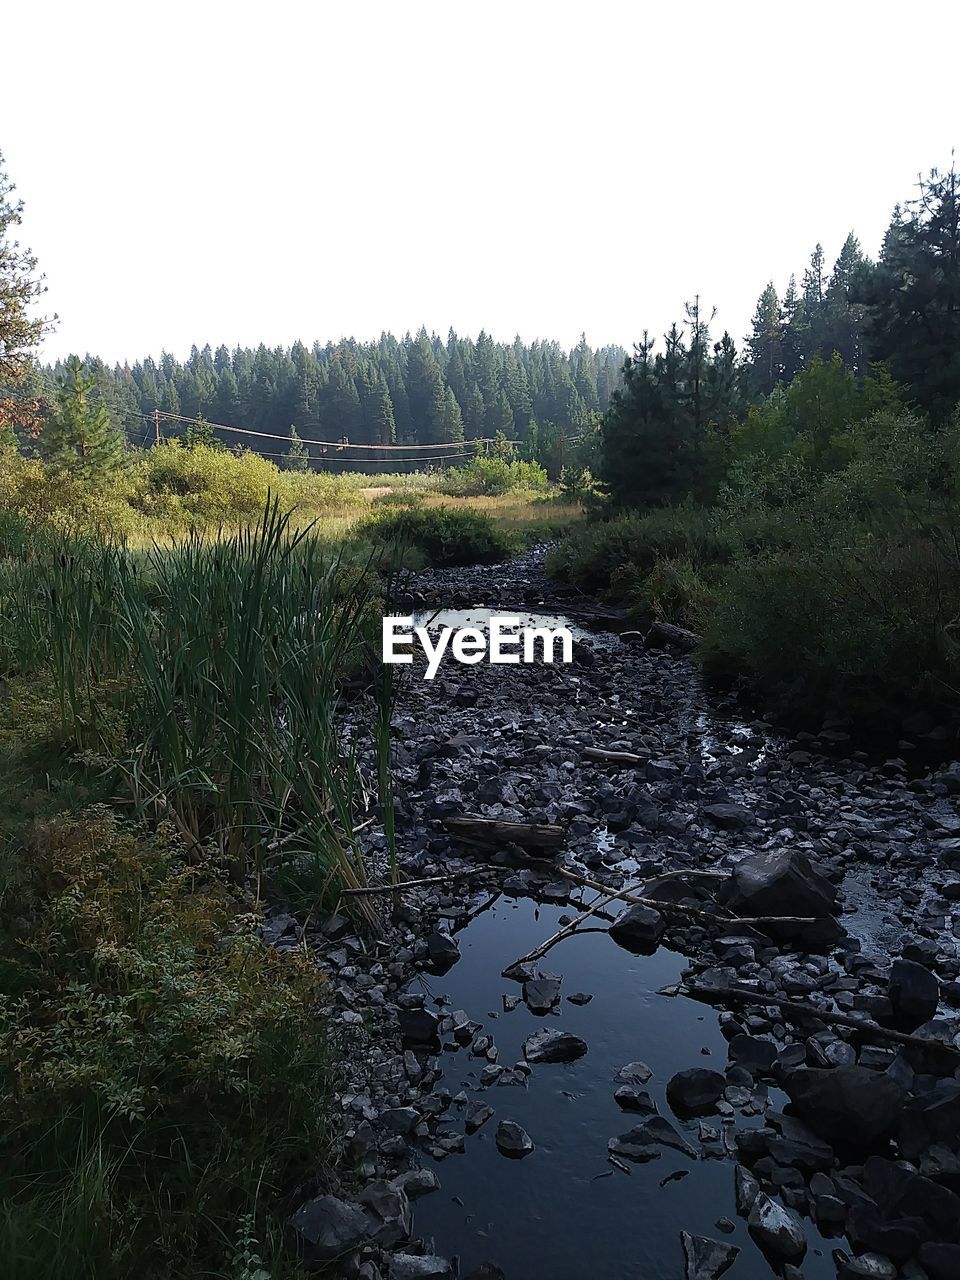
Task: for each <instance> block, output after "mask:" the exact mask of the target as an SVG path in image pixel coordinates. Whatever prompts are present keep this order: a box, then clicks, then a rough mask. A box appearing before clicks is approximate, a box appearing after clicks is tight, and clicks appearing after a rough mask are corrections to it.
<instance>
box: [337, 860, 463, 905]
mask: <svg viewBox="0 0 960 1280" xmlns="http://www.w3.org/2000/svg"><path fill="white" fill-rule="evenodd" d="M485 872H486V867H469V868H466V869H465V870H463V871H448V872H447V874H446V875H443V876H425V877H424V878H423V879H422V880H398V881H397V883H396V884H373V885H364V887H363V888H362V889H341V890H340V896H341V897H342V898H362V897H366V896H367V895H368V894H374V893H396V892H397V891H398V890H399V889H417V888H419V887H420V885H422V884H449V883H450V882H451V881H452V880H463V879H465V878H466V877H467V876H479V875H483V874H484V873H485Z"/></svg>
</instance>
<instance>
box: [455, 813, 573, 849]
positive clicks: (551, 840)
mask: <svg viewBox="0 0 960 1280" xmlns="http://www.w3.org/2000/svg"><path fill="white" fill-rule="evenodd" d="M445 823H446V827H447V830H448V831H451V832H452V833H453V834H454V835H459V836H463V837H464V838H465V839H468V840H480V841H482V842H484V843H488V842H489V843H494V844H516V845H521V846H532V847H534V848H537V849H558V848H559V847H560V845H561V844H563V841H564V839H565V837H566V834H567V833H566V831H565V830H564V828H563V827H558V826H554V825H552V824H551V823H546V822H501V821H500V820H499V819H498V818H477V817H473V816H472V815H470V814H463V815H461V816H460V817H456V818H446V819H445Z"/></svg>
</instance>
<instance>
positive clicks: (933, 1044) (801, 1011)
mask: <svg viewBox="0 0 960 1280" xmlns="http://www.w3.org/2000/svg"><path fill="white" fill-rule="evenodd" d="M679 990H680V991H682V992H685V993H686V994H687V995H690V996H693V998H694V999H695V1000H704V1001H706V1002H708V1003H710V1002H712V1001H714V1000H718V1001H723V1000H732V1001H734V1002H739V1003H741V1004H755V1005H768V1006H770V1007H771V1008H773V1009H779V1010H780V1011H781V1012H782V1013H784V1014H787V1015H788V1016H791V1015H792V1016H793V1017H794V1018H817V1019H818V1020H819V1021H820V1022H824V1023H826V1024H827V1026H835V1027H849V1028H851V1029H852V1030H854V1031H861V1032H863V1033H864V1034H866V1035H871V1036H878V1037H880V1038H881V1039H883V1040H891V1041H893V1042H894V1043H895V1044H909V1045H915V1046H916V1047H917V1048H918V1049H937V1050H946V1051H947V1052H948V1053H956V1054H960V1049H958V1048H957V1047H956V1045H952V1044H946V1043H945V1042H944V1041H942V1040H933V1039H931V1038H930V1037H929V1036H918V1035H911V1034H910V1033H908V1032H906V1031H894V1030H893V1029H892V1028H890V1027H882V1026H881V1025H880V1023H879V1022H874V1021H873V1020H872V1019H869V1018H868V1019H863V1018H856V1017H854V1016H853V1014H850V1013H830V1012H828V1011H827V1010H825V1009H818V1008H817V1006H816V1005H814V1004H804V1003H802V1002H801V1001H799V1000H780V999H777V998H776V997H775V996H768V995H766V994H764V992H762V991H747V990H745V989H744V988H743V987H715V986H709V987H703V986H699V985H698V984H696V983H686V984H681V986H680V988H679Z"/></svg>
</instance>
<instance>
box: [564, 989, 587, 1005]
mask: <svg viewBox="0 0 960 1280" xmlns="http://www.w3.org/2000/svg"><path fill="white" fill-rule="evenodd" d="M567 999H568V1000H569V1001H570V1003H571V1004H577V1005H581V1004H589V1003H590V1001H591V1000H592V999H593V996H592V995H591V994H590V993H589V992H587V991H574V992H572V993H571V994H570V995H568V996H567Z"/></svg>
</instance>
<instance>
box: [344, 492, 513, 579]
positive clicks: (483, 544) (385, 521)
mask: <svg viewBox="0 0 960 1280" xmlns="http://www.w3.org/2000/svg"><path fill="white" fill-rule="evenodd" d="M360 532H361V534H362V535H363V536H364V537H366V538H367V539H369V540H371V541H373V542H376V543H381V544H386V545H387V546H391V545H395V546H398V547H400V548H401V549H403V550H406V549H407V548H412V549H413V550H414V551H415V552H418V553H419V554H420V555H421V556H422V557H423V559H424V560H425V561H426V562H427V563H429V564H431V565H436V566H437V567H439V568H444V567H447V566H450V565H462V564H498V563H499V562H500V561H502V560H509V559H510V557H511V556H512V555H514V554H515V553H516V552H517V550H518V549H519V547H518V544H517V542H516V539H515V538H514V537H513V536H511V535H510V534H509V533H507V532H505V531H504V530H503V529H501V528H499V527H498V526H497V524H495V523H494V521H493V519H492V518H491V517H490V516H489V515H487V514H485V513H484V512H481V511H470V510H464V509H462V508H461V509H458V508H454V507H446V506H440V507H430V508H426V509H425V508H422V507H419V506H414V507H406V508H403V507H400V508H393V509H390V510H384V511H380V512H377V513H376V514H375V515H372V516H370V517H369V519H367V520H366V521H364V522H363V524H362V525H361V526H360Z"/></svg>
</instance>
